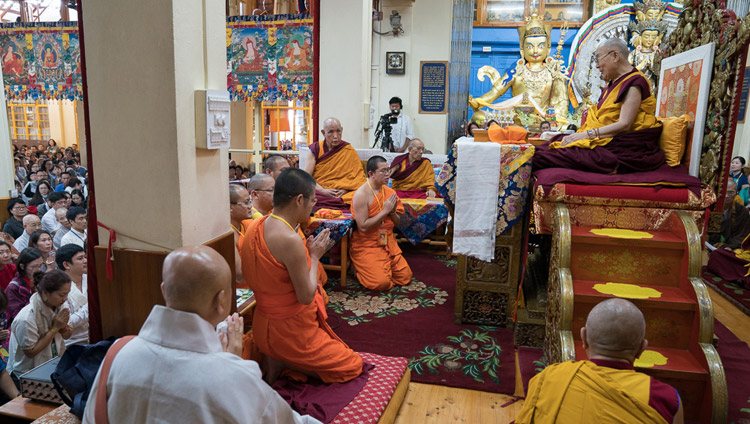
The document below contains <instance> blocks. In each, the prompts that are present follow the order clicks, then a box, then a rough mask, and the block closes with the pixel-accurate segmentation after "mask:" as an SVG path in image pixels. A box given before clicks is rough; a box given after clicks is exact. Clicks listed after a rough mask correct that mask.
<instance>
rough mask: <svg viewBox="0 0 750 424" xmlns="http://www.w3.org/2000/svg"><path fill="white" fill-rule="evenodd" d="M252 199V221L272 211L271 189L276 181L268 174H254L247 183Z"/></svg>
mask: <svg viewBox="0 0 750 424" xmlns="http://www.w3.org/2000/svg"><path fill="white" fill-rule="evenodd" d="M247 185H248V188H249V191H250V197H251V198H252V203H253V205H252V219H258V218H260V217H263V216H266V215H268V214H269V213H271V210H272V209H273V188H274V186H275V185H276V180H275V179H274V178H273V177H272V176H270V175H268V174H255V175H253V177H252V178H250V181H249V182H248V183H247Z"/></svg>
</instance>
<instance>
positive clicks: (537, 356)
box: [517, 346, 547, 393]
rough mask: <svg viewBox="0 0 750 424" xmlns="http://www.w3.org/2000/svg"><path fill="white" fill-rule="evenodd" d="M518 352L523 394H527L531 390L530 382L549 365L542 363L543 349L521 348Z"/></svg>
mask: <svg viewBox="0 0 750 424" xmlns="http://www.w3.org/2000/svg"><path fill="white" fill-rule="evenodd" d="M517 352H518V368H519V370H520V372H521V381H522V382H523V392H524V393H526V392H527V391H528V390H529V380H531V379H532V378H533V377H534V376H535V375H537V374H539V373H540V372H541V371H542V370H543V369H544V367H546V366H547V365H546V364H545V363H544V362H542V359H543V358H542V356H544V352H543V351H542V349H535V348H533V347H524V346H519V347H518V351H517Z"/></svg>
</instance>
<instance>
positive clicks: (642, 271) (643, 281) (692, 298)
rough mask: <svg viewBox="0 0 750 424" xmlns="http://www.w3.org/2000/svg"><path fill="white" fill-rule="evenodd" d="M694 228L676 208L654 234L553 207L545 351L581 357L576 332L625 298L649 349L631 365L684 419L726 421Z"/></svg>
mask: <svg viewBox="0 0 750 424" xmlns="http://www.w3.org/2000/svg"><path fill="white" fill-rule="evenodd" d="M700 255H701V245H700V233H699V232H698V229H697V227H696V225H695V222H694V220H693V219H692V218H691V217H690V215H688V214H686V213H684V212H680V211H678V212H676V213H675V214H673V215H672V216H670V218H669V219H668V220H667V221H666V222H665V224H664V225H663V226H662V227H661V228H658V230H657V231H645V230H644V231H641V230H638V231H635V230H632V229H624V228H592V227H574V226H571V224H570V218H569V214H568V210H567V207H566V206H565V205H563V204H559V203H558V204H556V205H555V219H554V225H553V232H552V254H551V257H550V268H549V283H548V296H547V297H548V303H547V315H546V325H545V347H544V348H545V356H546V359H547V361H548V363H551V362H560V361H567V360H573V359H586V352H585V351H584V350H583V345H582V342H581V340H580V329H581V327H583V326H584V325H585V322H586V317H587V316H588V314H589V312H590V311H591V309H592V308H593V307H594V306H595V305H596V304H597V303H599V302H601V301H603V300H606V299H608V298H612V297H622V298H627V299H629V300H631V301H632V302H633V303H634V304H635V305H636V306H638V307H639V308H640V310H641V311H642V312H643V315H644V317H645V319H646V339H647V340H648V342H649V346H648V348H647V351H646V352H645V353H644V354H643V355H641V357H640V358H639V359H638V360H637V361H636V368H637V369H638V370H639V371H642V372H644V373H646V374H649V375H651V376H653V377H654V378H657V379H659V380H661V381H663V382H665V383H668V384H671V385H672V386H674V387H675V388H676V389H677V390H678V391H679V393H680V397H681V398H682V402H683V405H684V408H685V418H686V422H700V423H724V422H726V415H727V393H726V379H725V376H724V369H723V367H722V365H721V360H720V359H719V357H718V354H717V353H716V349H715V348H714V346H713V345H712V344H711V342H712V339H713V322H714V317H713V306H712V303H711V299H710V297H709V295H708V290H707V289H706V287H705V286H704V285H703V282H702V281H701V280H700V260H701V258H700Z"/></svg>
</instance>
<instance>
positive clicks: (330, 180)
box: [305, 118, 367, 211]
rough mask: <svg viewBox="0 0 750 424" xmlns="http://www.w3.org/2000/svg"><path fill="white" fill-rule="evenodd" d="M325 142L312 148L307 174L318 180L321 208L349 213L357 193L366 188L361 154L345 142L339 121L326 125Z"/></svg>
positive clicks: (316, 191) (333, 120) (318, 206)
mask: <svg viewBox="0 0 750 424" xmlns="http://www.w3.org/2000/svg"><path fill="white" fill-rule="evenodd" d="M321 132H322V133H323V137H324V139H323V140H320V141H318V142H317V143H313V144H311V145H310V154H309V155H308V157H307V160H306V162H305V171H307V173H308V174H310V175H312V176H313V178H315V181H316V185H315V195H316V196H317V198H318V204H317V208H328V209H339V210H346V211H348V210H349V206H350V205H351V204H352V197H354V191H355V190H356V189H358V188H359V187H361V186H362V184H364V183H365V182H366V181H367V179H366V178H365V173H364V170H363V169H362V162H360V161H359V156H357V151H356V150H354V147H352V146H351V145H350V144H349V143H347V142H346V141H343V140H342V139H341V134H342V133H343V127H342V126H341V123H340V122H339V120H338V119H336V118H328V119H326V120H325V122H324V123H323V130H322V131H321Z"/></svg>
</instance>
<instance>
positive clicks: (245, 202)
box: [229, 184, 252, 289]
mask: <svg viewBox="0 0 750 424" xmlns="http://www.w3.org/2000/svg"><path fill="white" fill-rule="evenodd" d="M251 204H252V203H251V199H250V193H248V191H247V189H246V188H245V187H244V186H243V185H241V184H229V222H230V225H231V226H232V230H233V232H234V247H235V249H234V253H235V254H234V271H235V274H234V275H235V280H236V284H237V288H240V289H246V288H248V286H247V284H246V283H245V279H244V278H243V277H242V262H241V259H240V245H241V244H242V240H243V238H244V237H245V228H246V227H247V225H248V223H249V221H248V220H249V219H250V216H251V207H252V206H251Z"/></svg>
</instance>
